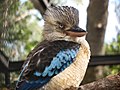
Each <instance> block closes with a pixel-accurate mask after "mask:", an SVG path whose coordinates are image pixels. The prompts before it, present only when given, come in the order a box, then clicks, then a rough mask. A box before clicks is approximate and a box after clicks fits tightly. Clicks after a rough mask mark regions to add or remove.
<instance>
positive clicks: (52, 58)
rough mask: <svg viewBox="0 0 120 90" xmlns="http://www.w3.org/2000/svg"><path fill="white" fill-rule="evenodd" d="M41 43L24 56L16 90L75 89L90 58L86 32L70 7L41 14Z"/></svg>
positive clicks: (54, 8) (58, 8)
mask: <svg viewBox="0 0 120 90" xmlns="http://www.w3.org/2000/svg"><path fill="white" fill-rule="evenodd" d="M44 21H45V24H44V31H43V37H44V40H43V41H42V42H40V43H39V44H38V45H37V46H36V47H35V48H34V49H33V50H32V51H31V52H30V54H29V55H28V57H27V60H26V61H25V63H24V64H23V69H22V71H21V74H20V76H19V79H18V82H17V85H16V89H17V90H33V89H38V90H64V89H66V88H69V87H78V86H79V85H80V83H81V81H82V80H83V77H84V75H85V72H86V69H87V66H88V62H89V59H90V48H89V44H88V43H87V41H86V40H85V36H86V34H87V32H86V31H85V30H83V29H81V28H80V27H79V26H78V24H79V12H78V10H77V9H75V8H74V7H68V6H56V7H50V8H48V9H47V10H46V12H45V15H44Z"/></svg>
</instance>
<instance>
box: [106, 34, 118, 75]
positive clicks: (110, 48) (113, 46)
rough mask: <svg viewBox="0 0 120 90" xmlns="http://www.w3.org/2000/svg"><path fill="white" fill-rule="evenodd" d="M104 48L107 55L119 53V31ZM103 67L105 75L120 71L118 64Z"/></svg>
mask: <svg viewBox="0 0 120 90" xmlns="http://www.w3.org/2000/svg"><path fill="white" fill-rule="evenodd" d="M105 48H106V54H107V55H117V54H119V55H120V33H118V35H117V39H114V40H113V41H112V42H111V43H110V44H106V46H105ZM105 69H106V72H105V75H109V74H117V73H118V72H120V65H112V66H107V67H105Z"/></svg>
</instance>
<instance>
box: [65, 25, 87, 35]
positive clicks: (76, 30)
mask: <svg viewBox="0 0 120 90" xmlns="http://www.w3.org/2000/svg"><path fill="white" fill-rule="evenodd" d="M65 32H66V34H67V35H69V36H73V37H82V36H84V35H86V34H87V32H86V31H85V30H83V29H82V28H80V27H78V26H75V27H73V28H71V29H69V30H66V31H65Z"/></svg>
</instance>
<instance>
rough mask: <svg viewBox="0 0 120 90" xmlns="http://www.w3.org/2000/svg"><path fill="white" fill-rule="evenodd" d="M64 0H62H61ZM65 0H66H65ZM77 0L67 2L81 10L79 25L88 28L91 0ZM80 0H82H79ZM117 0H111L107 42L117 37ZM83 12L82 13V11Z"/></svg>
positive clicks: (68, 4) (41, 23) (41, 22)
mask: <svg viewBox="0 0 120 90" xmlns="http://www.w3.org/2000/svg"><path fill="white" fill-rule="evenodd" d="M21 1H22V2H25V1H27V0H21ZM61 1H62V0H61ZM63 1H64V0H63ZM74 1H75V0H67V2H66V4H64V5H67V6H73V7H75V8H77V9H78V10H79V17H80V22H79V26H80V27H81V28H83V29H86V16H87V13H86V9H87V6H88V4H89V0H81V1H82V3H81V4H78V3H75V2H74ZM79 1H80V0H79ZM114 2H115V0H109V8H108V11H109V16H108V24H107V28H106V34H105V42H106V43H110V42H111V41H112V39H113V38H116V35H117V31H116V28H115V27H116V25H118V21H117V18H116V14H115V3H114ZM81 12H82V13H81ZM33 13H36V14H37V15H38V16H40V14H39V12H38V11H34V12H33ZM39 25H40V26H41V25H43V20H42V21H40V24H39Z"/></svg>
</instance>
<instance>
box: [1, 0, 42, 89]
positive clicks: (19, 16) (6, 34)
mask: <svg viewBox="0 0 120 90" xmlns="http://www.w3.org/2000/svg"><path fill="white" fill-rule="evenodd" d="M35 12H37V11H36V10H35V9H34V7H33V4H32V3H31V2H30V0H27V1H25V2H21V0H1V1H0V50H2V51H3V52H4V53H5V54H6V55H7V56H8V57H9V60H12V61H18V60H25V59H26V57H27V54H28V53H29V52H30V51H31V50H32V49H33V47H34V46H35V45H36V44H37V43H38V42H40V41H41V40H42V35H41V34H42V30H43V27H41V26H40V25H39V22H40V20H41V19H42V17H41V16H40V15H36V13H35ZM37 14H39V12H38V13H37ZM17 78H18V72H17V73H16V72H14V73H11V78H10V80H11V83H14V84H13V85H15V82H14V81H16V80H17ZM4 86H5V85H4V75H3V74H0V87H4Z"/></svg>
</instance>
